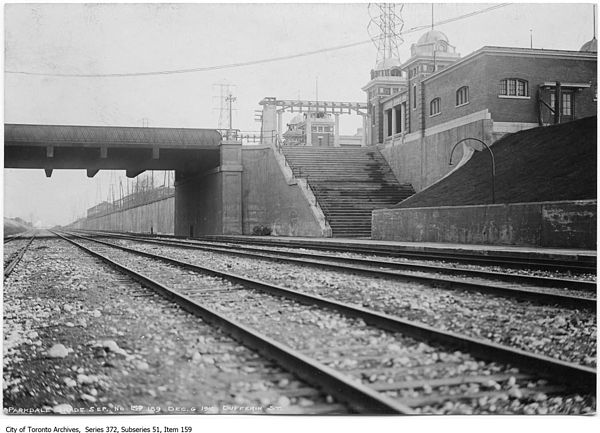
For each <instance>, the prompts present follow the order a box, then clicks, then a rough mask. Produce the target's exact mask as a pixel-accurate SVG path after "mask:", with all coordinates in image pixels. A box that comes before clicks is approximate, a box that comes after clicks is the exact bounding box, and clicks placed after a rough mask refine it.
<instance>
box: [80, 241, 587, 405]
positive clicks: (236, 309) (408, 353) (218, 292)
mask: <svg viewBox="0 0 600 433" xmlns="http://www.w3.org/2000/svg"><path fill="white" fill-rule="evenodd" d="M83 243H84V244H85V245H86V246H88V247H90V248H92V249H93V250H95V251H98V252H100V253H102V254H107V255H108V256H109V257H111V258H112V259H113V260H115V261H117V262H118V263H121V264H124V265H126V266H129V267H132V268H133V269H134V270H137V271H138V272H142V273H144V274H146V275H148V276H150V277H151V278H153V279H155V280H158V281H159V282H163V283H164V284H166V285H167V286H168V287H171V288H172V289H174V290H177V291H180V292H181V293H183V294H185V295H186V296H189V297H192V298H193V297H196V298H197V299H198V300H200V301H201V302H202V303H203V304H205V305H206V306H208V307H210V308H213V309H215V310H217V311H219V312H222V313H224V314H226V315H227V316H229V317H232V318H235V320H237V321H241V322H242V323H244V324H246V325H248V326H251V327H253V328H254V329H257V330H258V331H260V332H262V333H265V334H266V335H267V336H270V337H271V338H274V339H276V340H278V341H280V342H282V343H284V344H286V345H288V346H290V347H292V348H294V349H296V350H300V351H302V352H304V353H307V354H309V355H310V356H314V357H315V358H316V359H317V360H320V361H321V362H323V363H325V364H327V365H329V366H331V367H333V368H336V369H339V370H342V371H344V370H347V371H348V374H349V375H351V376H353V377H354V378H355V379H356V380H359V381H362V382H363V383H366V384H371V385H382V384H383V385H385V384H388V383H390V382H397V381H410V380H416V379H419V380H422V379H425V380H427V379H434V378H439V377H443V378H448V377H451V376H452V377H454V376H462V375H465V374H469V375H477V376H490V375H493V374H498V373H505V374H508V375H509V376H510V375H511V374H512V375H513V376H511V377H510V378H509V379H508V380H507V381H506V383H502V384H500V383H496V382H494V381H492V380H490V382H492V383H491V384H489V383H488V384H485V385H481V386H480V385H477V384H460V385H458V386H448V387H445V388H441V389H439V390H437V391H439V392H441V393H442V394H443V395H449V396H453V395H455V394H456V393H465V392H472V393H475V394H476V393H477V392H478V391H479V390H480V389H481V390H484V389H485V387H487V388H488V389H489V388H491V389H493V390H494V391H498V393H497V395H496V396H495V400H493V402H491V403H490V401H489V399H482V398H479V397H478V398H473V399H466V401H462V402H450V401H446V402H445V403H443V404H442V403H440V404H438V405H431V406H427V405H426V406H423V407H421V408H420V409H418V411H420V412H423V413H455V414H458V413H461V414H470V413H527V411H529V412H531V411H533V412H532V413H548V411H549V408H548V407H547V405H546V403H545V402H547V401H548V398H547V396H545V394H544V395H543V397H540V398H537V397H535V396H536V395H538V394H543V393H536V394H535V395H534V394H531V395H530V394H528V393H527V392H526V391H527V390H528V389H529V388H532V389H533V388H536V387H537V386H543V385H544V384H543V383H538V382H536V381H535V379H534V380H533V381H531V378H527V377H526V378H523V379H516V377H517V376H519V370H518V369H516V368H514V367H511V366H509V365H502V364H496V363H494V362H484V361H477V360H476V359H474V358H473V357H471V356H470V355H469V354H466V353H462V352H458V351H456V352H451V351H447V350H444V349H440V348H435V347H432V346H430V345H428V344H425V343H422V342H418V341H416V340H414V339H412V338H410V337H405V336H403V335H401V334H399V333H390V332H387V331H383V330H381V329H378V328H376V327H372V326H367V325H366V324H365V323H364V322H363V321H362V320H360V319H352V318H347V317H345V316H343V315H340V314H339V313H336V312H333V311H329V310H325V309H322V308H318V307H315V306H307V305H304V304H300V303H298V302H295V301H292V300H288V299H284V298H280V297H278V296H273V295H268V294H265V293H262V292H259V291H256V290H253V289H245V288H243V287H242V286H240V285H239V284H235V283H231V282H229V281H226V280H223V279H221V278H218V277H213V276H207V275H201V274H198V273H196V272H193V271H190V270H182V269H181V268H178V267H176V266H173V265H169V264H165V263H162V262H157V261H156V260H153V259H149V258H145V257H140V256H136V255H133V254H131V253H128V252H124V251H121V250H116V249H114V248H110V247H106V246H103V245H99V244H95V243H92V242H89V241H85V242H83ZM438 363H441V364H438ZM438 365H445V366H446V368H445V369H440V368H437V366H438ZM386 367H387V368H386ZM389 367H394V368H391V369H390V368H389ZM416 367H424V368H423V369H422V370H420V371H419V372H418V373H417V372H416V370H415V368H416ZM368 369H375V370H376V371H379V373H375V374H373V375H370V374H367V375H365V374H364V370H368ZM403 369H404V370H403ZM440 375H441V376H440ZM507 377H508V376H507ZM542 382H545V381H542ZM431 392H432V391H431V389H428V388H427V386H425V387H414V388H409V389H403V390H399V391H398V390H394V391H388V392H386V394H388V395H389V396H390V397H394V398H400V399H401V400H402V401H405V402H407V403H410V401H411V400H414V399H419V398H426V397H428V396H429V395H430V394H431ZM536 398H537V400H536ZM561 398H562V399H563V400H562V401H563V403H562V404H560V405H555V407H554V408H553V411H554V412H555V413H588V412H592V411H593V410H594V409H595V399H594V397H593V396H589V395H585V396H581V395H573V394H569V395H562V396H561ZM575 399H577V401H578V403H573V402H574V401H575ZM533 403H535V404H536V405H535V406H531V407H530V405H531V404H533ZM527 407H529V408H528V409H526V408H527Z"/></svg>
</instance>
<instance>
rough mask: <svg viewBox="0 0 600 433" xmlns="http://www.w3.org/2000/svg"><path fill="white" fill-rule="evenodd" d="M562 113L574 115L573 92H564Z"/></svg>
mask: <svg viewBox="0 0 600 433" xmlns="http://www.w3.org/2000/svg"><path fill="white" fill-rule="evenodd" d="M562 114H563V115H564V116H572V115H573V95H572V94H571V93H563V94H562Z"/></svg>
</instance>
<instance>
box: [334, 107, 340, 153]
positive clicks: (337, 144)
mask: <svg viewBox="0 0 600 433" xmlns="http://www.w3.org/2000/svg"><path fill="white" fill-rule="evenodd" d="M333 146H334V147H340V115H339V114H335V131H334V135H333Z"/></svg>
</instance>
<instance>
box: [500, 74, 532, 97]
mask: <svg viewBox="0 0 600 433" xmlns="http://www.w3.org/2000/svg"><path fill="white" fill-rule="evenodd" d="M499 95H501V96H520V97H529V83H528V82H527V81H526V80H521V79H519V78H506V79H504V80H500V90H499Z"/></svg>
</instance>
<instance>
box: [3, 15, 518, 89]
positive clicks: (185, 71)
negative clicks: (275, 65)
mask: <svg viewBox="0 0 600 433" xmlns="http://www.w3.org/2000/svg"><path fill="white" fill-rule="evenodd" d="M510 4H511V3H500V4H497V5H494V6H490V7H487V8H484V9H480V10H477V11H473V12H469V13H467V14H464V15H459V16H457V17H454V18H449V19H446V20H442V21H438V22H436V23H435V25H437V26H439V25H443V24H448V23H451V22H454V21H458V20H462V19H465V18H470V17H472V16H475V15H479V14H483V13H487V12H490V11H492V10H495V9H499V8H503V7H506V6H509V5H510ZM430 26H431V24H427V25H422V26H417V27H412V28H410V29H408V30H406V31H403V32H401V33H400V34H401V35H406V34H409V33H414V32H417V31H419V30H423V29H428V28H429V27H430ZM371 42H372V41H371V39H368V40H364V41H360V42H353V43H350V44H344V45H337V46H334V47H328V48H321V49H319V50H313V51H305V52H302V53H297V54H290V55H287V56H279V57H271V58H267V59H260V60H250V61H247V62H237V63H228V64H225V65H217V66H205V67H199V68H189V69H174V70H166V71H151V72H127V73H112V74H74V73H71V74H66V73H65V74H61V73H50V72H31V71H11V70H5V71H4V72H5V73H6V74H20V75H38V76H46V77H62V78H118V77H141V76H153V75H171V74H188V73H193V72H208V71H216V70H220V69H231V68H239V67H242V66H253V65H259V64H263V63H272V62H279V61H282V60H290V59H296V58H299V57H306V56H312V55H315V54H321V53H327V52H330V51H337V50H343V49H346V48H352V47H356V46H359V45H365V44H369V43H371Z"/></svg>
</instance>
